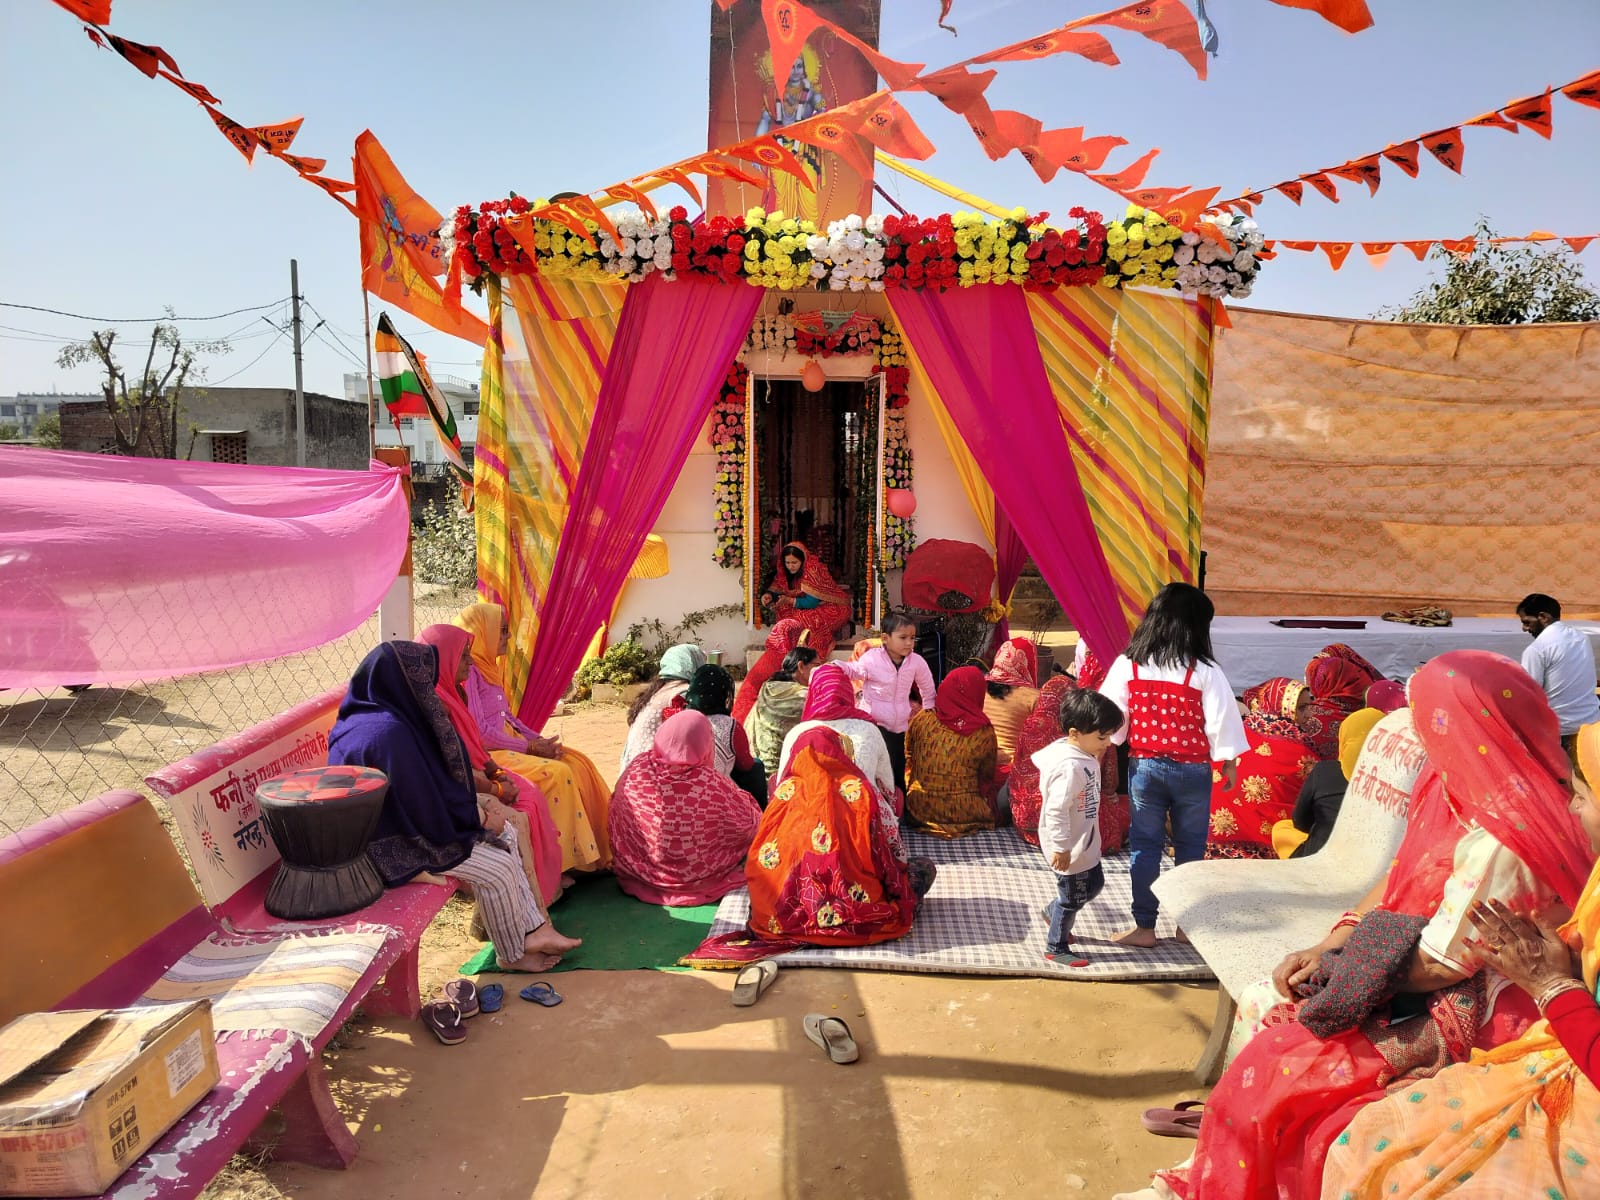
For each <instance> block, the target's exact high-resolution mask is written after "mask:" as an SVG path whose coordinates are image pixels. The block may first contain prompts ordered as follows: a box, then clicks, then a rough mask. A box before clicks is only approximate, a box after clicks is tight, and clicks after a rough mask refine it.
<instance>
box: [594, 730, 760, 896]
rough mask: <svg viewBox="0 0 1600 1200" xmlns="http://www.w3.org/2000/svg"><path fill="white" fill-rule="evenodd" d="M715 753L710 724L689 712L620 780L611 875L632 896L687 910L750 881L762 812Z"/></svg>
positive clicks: (613, 815) (614, 796) (613, 804)
mask: <svg viewBox="0 0 1600 1200" xmlns="http://www.w3.org/2000/svg"><path fill="white" fill-rule="evenodd" d="M715 750H716V741H715V738H714V736H713V734H712V730H711V722H710V721H709V720H708V719H707V718H706V716H705V715H704V714H703V713H700V712H696V711H695V710H693V709H688V710H685V711H683V712H680V713H677V714H675V715H673V716H670V717H668V718H667V719H666V720H665V721H663V722H662V723H661V728H659V729H658V730H656V736H655V742H654V744H653V745H652V746H651V748H650V749H649V750H647V751H646V752H645V753H643V754H641V755H639V756H638V757H636V758H635V759H634V760H633V761H632V762H630V763H629V764H628V767H627V769H626V770H625V771H623V772H622V777H621V778H620V779H618V780H617V786H616V789H615V790H614V791H613V793H612V798H611V853H612V856H613V857H612V870H614V871H615V872H616V873H617V883H618V884H619V885H620V886H621V888H622V890H623V891H625V892H627V893H628V895H630V896H633V897H635V898H637V899H639V900H643V901H644V902H645V903H647V904H666V905H672V906H674V907H688V906H692V905H696V904H712V903H714V902H716V901H718V900H720V899H722V897H723V896H725V895H727V894H728V893H729V892H731V891H733V889H734V888H736V887H739V886H740V885H741V884H743V883H744V859H745V855H746V854H747V853H749V850H750V842H751V840H752V839H753V838H754V837H755V835H756V829H757V828H758V827H759V826H760V824H761V809H760V808H759V807H757V805H756V802H755V801H754V800H752V799H751V798H750V796H749V794H748V793H746V792H745V791H744V790H743V789H741V788H739V787H738V786H736V785H735V784H734V783H733V782H732V781H731V780H730V779H728V777H727V776H725V775H723V774H722V773H721V772H720V771H718V770H717V768H716V764H715Z"/></svg>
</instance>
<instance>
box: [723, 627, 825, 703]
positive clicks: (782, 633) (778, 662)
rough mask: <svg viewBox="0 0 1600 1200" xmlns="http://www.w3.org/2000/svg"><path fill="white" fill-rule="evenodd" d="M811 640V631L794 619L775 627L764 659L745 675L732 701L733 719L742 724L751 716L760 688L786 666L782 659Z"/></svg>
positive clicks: (759, 660) (768, 641) (763, 652)
mask: <svg viewBox="0 0 1600 1200" xmlns="http://www.w3.org/2000/svg"><path fill="white" fill-rule="evenodd" d="M810 637H811V631H810V630H809V629H807V628H806V627H805V626H804V625H802V624H800V622H799V621H796V620H794V619H793V618H785V619H784V620H782V621H779V622H778V623H777V624H776V625H774V626H773V627H772V632H771V633H769V634H767V645H766V649H764V650H762V652H761V657H760V658H758V659H756V663H755V666H753V667H751V668H750V670H749V671H748V672H746V673H745V677H744V682H743V683H741V684H740V685H739V693H738V695H736V696H735V697H734V698H733V719H734V720H735V721H737V722H738V723H739V724H740V725H743V724H744V722H745V718H746V717H748V716H749V715H750V710H751V709H753V708H754V707H755V706H756V699H757V697H759V696H760V695H761V685H762V684H764V683H766V682H767V680H769V679H771V678H772V675H773V672H775V671H776V670H777V669H778V668H779V667H781V666H783V659H784V656H785V655H786V654H788V653H789V651H791V650H793V649H794V648H795V647H796V646H804V645H805V644H806V642H807V641H808V640H809V639H810Z"/></svg>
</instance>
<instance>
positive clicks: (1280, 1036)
mask: <svg viewBox="0 0 1600 1200" xmlns="http://www.w3.org/2000/svg"><path fill="white" fill-rule="evenodd" d="M1410 695H1411V708H1412V711H1413V713H1414V715H1415V721H1416V731H1417V736H1418V738H1419V739H1420V740H1421V742H1422V745H1423V748H1424V749H1425V750H1426V751H1427V754H1428V765H1427V767H1426V768H1424V770H1423V773H1422V775H1421V777H1420V778H1419V779H1418V780H1417V786H1416V789H1415V792H1414V794H1413V798H1412V803H1411V811H1410V816H1409V819H1408V822H1407V829H1406V834H1405V838H1404V840H1403V841H1402V842H1401V844H1400V850H1399V853H1398V854H1397V855H1396V857H1395V862H1394V866H1393V867H1391V868H1390V871H1389V876H1388V879H1387V880H1386V881H1385V882H1384V883H1382V884H1380V885H1379V886H1378V887H1377V888H1374V889H1373V892H1372V893H1371V894H1369V895H1368V896H1367V897H1366V898H1365V899H1364V900H1363V901H1362V902H1361V903H1360V904H1358V905H1357V910H1358V911H1356V912H1352V913H1349V914H1346V916H1345V917H1344V918H1342V919H1341V920H1340V922H1339V925H1338V926H1336V927H1335V929H1334V931H1333V932H1332V933H1330V934H1329V936H1328V937H1327V938H1326V939H1324V941H1323V942H1322V943H1321V944H1320V945H1318V946H1314V947H1311V948H1309V949H1307V950H1302V951H1296V952H1295V953H1294V954H1291V955H1290V956H1289V957H1288V958H1287V959H1285V960H1284V962H1283V963H1282V964H1281V965H1280V966H1279V968H1278V972H1277V973H1276V975H1275V976H1274V979H1275V980H1276V981H1278V982H1279V986H1280V988H1283V987H1287V988H1289V989H1291V990H1292V989H1296V988H1299V987H1300V986H1301V985H1302V984H1303V983H1304V982H1305V981H1306V980H1308V979H1309V978H1310V977H1311V975H1312V973H1313V971H1314V970H1315V969H1316V968H1317V966H1318V963H1319V959H1320V956H1321V954H1322V953H1323V952H1325V951H1328V950H1332V949H1337V948H1340V947H1343V946H1344V945H1345V943H1346V942H1347V941H1348V940H1349V939H1350V937H1351V934H1352V931H1353V929H1354V928H1355V926H1356V925H1357V924H1358V923H1361V924H1365V922H1363V920H1362V918H1363V917H1364V916H1366V914H1367V913H1368V912H1370V911H1371V910H1375V909H1381V910H1384V912H1385V913H1388V914H1410V915H1413V916H1418V917H1423V918H1427V924H1426V926H1425V927H1424V928H1423V929H1422V932H1421V936H1420V940H1419V941H1418V942H1417V943H1416V945H1415V947H1414V948H1413V949H1412V950H1410V952H1409V956H1408V957H1407V959H1406V961H1405V962H1404V964H1403V965H1402V966H1401V967H1400V968H1399V970H1400V972H1401V974H1400V977H1399V992H1400V993H1401V994H1400V995H1399V996H1397V997H1396V1000H1395V1001H1394V1002H1393V1005H1392V1006H1389V1005H1380V1006H1379V1007H1378V1008H1377V1009H1375V1010H1374V1011H1373V1012H1372V1014H1371V1015H1369V1016H1368V1017H1367V1018H1365V1019H1364V1020H1362V1021H1361V1023H1360V1024H1359V1025H1357V1026H1356V1027H1354V1028H1349V1029H1346V1030H1345V1031H1344V1032H1341V1033H1332V1034H1330V1035H1329V1036H1327V1037H1325V1038H1324V1037H1318V1036H1317V1035H1316V1034H1314V1033H1312V1032H1311V1031H1310V1030H1309V1029H1308V1028H1306V1027H1305V1026H1304V1025H1303V1024H1301V1023H1300V1021H1299V1019H1298V1017H1297V1015H1296V1014H1297V1006H1294V1005H1289V1004H1286V1005H1283V1006H1280V1008H1278V1009H1275V1010H1273V1012H1272V1013H1271V1014H1269V1015H1268V1018H1267V1020H1266V1024H1265V1028H1263V1029H1262V1030H1261V1032H1259V1033H1258V1034H1257V1035H1256V1036H1255V1037H1254V1038H1252V1039H1251V1040H1250V1042H1249V1043H1248V1044H1247V1045H1246V1046H1245V1048H1244V1050H1243V1051H1241V1052H1240V1054H1239V1056H1238V1057H1237V1058H1236V1059H1234V1061H1233V1063H1232V1064H1231V1065H1230V1066H1229V1067H1228V1069H1227V1071H1226V1072H1225V1073H1224V1074H1223V1077H1222V1079H1221V1081H1220V1082H1219V1083H1218V1084H1217V1086H1216V1088H1215V1089H1214V1090H1213V1091H1212V1093H1211V1096H1210V1098H1209V1099H1208V1100H1207V1102H1206V1106H1205V1113H1204V1116H1203V1117H1202V1119H1201V1122H1200V1136H1199V1141H1198V1142H1197V1143H1196V1146H1195V1154H1194V1158H1193V1159H1192V1161H1191V1162H1190V1163H1189V1164H1187V1165H1186V1166H1184V1167H1180V1168H1177V1169H1175V1170H1173V1171H1167V1172H1163V1173H1162V1174H1161V1176H1160V1177H1159V1179H1160V1181H1161V1182H1162V1183H1163V1184H1165V1186H1166V1187H1167V1188H1168V1189H1170V1190H1171V1192H1173V1193H1174V1194H1176V1195H1177V1196H1179V1197H1181V1198H1182V1200H1305V1198H1310V1197H1316V1196H1317V1195H1318V1194H1319V1192H1320V1189H1321V1185H1322V1165H1323V1162H1324V1160H1325V1159H1326V1157H1327V1153H1328V1149H1329V1147H1330V1146H1331V1145H1332V1143H1333V1140H1334V1139H1335V1138H1336V1137H1338V1136H1339V1134H1340V1132H1341V1131H1342V1130H1344V1128H1345V1127H1346V1126H1347V1125H1349V1124H1350V1121H1351V1119H1352V1118H1353V1117H1354V1116H1355V1114H1356V1112H1357V1111H1359V1110H1360V1109H1361V1108H1362V1107H1363V1106H1364V1105H1366V1104H1369V1103H1371V1102H1372V1101H1374V1100H1377V1099H1379V1098H1381V1097H1382V1096H1383V1095H1384V1093H1385V1091H1386V1090H1388V1089H1390V1088H1392V1087H1395V1086H1397V1085H1400V1086H1403V1084H1404V1082H1405V1081H1407V1080H1411V1079H1422V1078H1429V1077H1431V1076H1433V1075H1434V1074H1436V1073H1437V1072H1438V1071H1439V1070H1441V1069H1442V1068H1443V1067H1444V1066H1446V1065H1448V1064H1449V1063H1452V1062H1461V1061H1464V1060H1465V1059H1466V1058H1467V1056H1468V1055H1469V1054H1470V1053H1471V1052H1472V1050H1473V1049H1474V1047H1476V1048H1478V1049H1488V1048H1491V1047H1494V1046H1497V1045H1500V1044H1501V1043H1503V1042H1506V1041H1509V1040H1511V1039H1513V1038H1516V1037H1518V1036H1520V1035H1521V1034H1522V1032H1523V1031H1525V1030H1526V1029H1527V1027H1528V1025H1529V1024H1531V1022H1532V1021H1533V1020H1534V1019H1535V1018H1536V1017H1537V1015H1538V1013H1537V1010H1536V1009H1535V1007H1534V1005H1533V1002H1532V1000H1531V999H1530V998H1529V997H1528V995H1527V993H1525V992H1524V991H1522V989H1521V988H1519V987H1516V986H1515V985H1513V984H1511V983H1510V981H1508V980H1505V979H1503V978H1501V977H1499V976H1495V975H1493V974H1492V973H1490V974H1488V975H1487V977H1485V976H1484V975H1483V974H1481V973H1480V972H1481V968H1482V960H1481V958H1480V957H1479V954H1478V952H1477V951H1476V950H1475V949H1474V943H1475V941H1476V939H1477V937H1478V933H1477V930H1476V929H1475V928H1474V927H1473V926H1472V924H1471V923H1470V921H1469V920H1468V913H1469V912H1470V911H1471V910H1472V909H1473V907H1474V905H1476V904H1479V903H1483V902H1486V901H1489V900H1497V901H1499V902H1500V903H1502V904H1505V905H1506V906H1508V907H1510V908H1512V909H1514V910H1516V911H1519V912H1528V911H1549V910H1550V909H1552V908H1553V907H1556V906H1558V905H1560V906H1565V907H1566V908H1567V909H1569V910H1570V909H1571V907H1572V906H1573V905H1575V904H1576V903H1577V901H1578V897H1579V895H1580V893H1581V892H1582V890H1583V886H1584V880H1585V878H1586V876H1587V875H1588V872H1589V868H1590V860H1591V859H1592V857H1593V855H1592V854H1591V853H1590V852H1589V851H1588V850H1587V848H1586V847H1587V844H1588V839H1587V838H1586V837H1585V836H1584V834H1583V830H1582V827H1581V824H1580V823H1579V820H1578V818H1577V816H1576V815H1575V814H1573V813H1572V812H1571V810H1570V808H1569V803H1570V800H1571V797H1572V789H1571V784H1570V779H1571V774H1572V766H1571V763H1570V762H1569V761H1568V760H1567V757H1566V755H1565V753H1564V752H1563V751H1562V748H1561V736H1560V727H1559V725H1558V723H1557V721H1556V717H1555V714H1554V713H1553V712H1552V711H1551V710H1550V705H1549V703H1548V702H1547V701H1546V700H1545V699H1544V693H1543V692H1542V691H1541V690H1540V688H1539V685H1538V684H1536V683H1534V681H1533V680H1532V679H1531V678H1529V676H1528V674H1527V673H1526V672H1525V671H1523V670H1522V668H1521V667H1519V666H1518V665H1517V664H1516V663H1514V662H1512V661H1511V660H1510V659H1507V658H1503V657H1501V656H1500V655H1498V654H1490V653H1488V652H1486V651H1482V650H1458V651H1453V652H1451V653H1449V654H1443V655H1440V656H1439V657H1438V658H1436V659H1434V660H1433V661H1432V662H1430V663H1429V664H1428V665H1427V666H1425V667H1423V668H1422V670H1421V671H1419V672H1418V673H1417V674H1416V676H1415V677H1413V679H1412V681H1411V689H1410ZM1378 919H1379V920H1383V919H1384V918H1383V917H1382V916H1381V914H1380V917H1379V918H1378ZM1407 1013H1412V1014H1416V1015H1413V1016H1411V1017H1410V1019H1409V1020H1404V1021H1402V1020H1401V1018H1402V1015H1403V1014H1407ZM1391 1017H1393V1019H1394V1023H1393V1025H1390V1024H1389V1021H1390V1018H1391ZM1158 1194H1159V1193H1158Z"/></svg>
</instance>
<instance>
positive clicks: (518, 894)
mask: <svg viewBox="0 0 1600 1200" xmlns="http://www.w3.org/2000/svg"><path fill="white" fill-rule="evenodd" d="M515 837H516V833H515V832H514V831H513V830H512V829H511V827H510V826H507V827H506V829H505V831H504V833H502V834H501V835H500V836H499V837H497V838H494V839H493V840H492V841H487V842H479V843H478V844H477V845H475V846H473V847H472V853H471V854H469V855H467V858H466V861H465V862H462V863H459V864H458V865H456V866H454V867H451V868H450V870H449V872H447V873H448V874H450V875H453V876H455V877H456V878H457V879H464V880H466V881H467V882H468V883H470V884H471V885H472V894H473V895H474V896H475V897H476V898H477V902H478V916H479V918H480V919H481V920H482V921H483V926H484V928H485V929H487V930H488V931H489V940H490V941H491V942H493V943H494V957H495V961H496V962H497V963H499V965H500V966H502V967H509V966H510V965H511V964H512V963H514V962H516V961H517V960H518V959H520V958H522V957H523V956H524V955H525V954H526V953H527V950H526V949H525V948H524V945H523V939H525V938H526V937H527V936H528V935H529V934H530V933H532V932H533V931H534V930H535V929H538V928H539V926H541V925H543V924H544V917H543V916H541V915H540V913H539V904H538V901H536V900H535V899H534V897H533V891H532V889H531V888H530V887H529V886H528V875H527V872H525V871H524V870H523V869H522V860H521V858H520V857H519V856H518V853H517V848H516V842H515V841H514V840H513V839H515Z"/></svg>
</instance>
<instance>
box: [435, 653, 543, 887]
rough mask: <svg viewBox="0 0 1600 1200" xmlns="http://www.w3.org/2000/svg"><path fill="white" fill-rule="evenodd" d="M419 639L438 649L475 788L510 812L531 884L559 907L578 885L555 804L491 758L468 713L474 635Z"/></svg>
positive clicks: (441, 688) (447, 700) (441, 686)
mask: <svg viewBox="0 0 1600 1200" xmlns="http://www.w3.org/2000/svg"><path fill="white" fill-rule="evenodd" d="M417 641H418V642H419V643H420V644H422V645H424V646H432V647H433V649H434V652H435V655H436V657H437V658H438V661H439V679H438V682H437V683H436V684H435V685H434V691H435V692H436V693H437V694H438V697H439V703H440V704H442V705H443V706H444V710H445V713H446V715H448V716H449V718H450V724H451V725H452V726H453V727H454V728H455V731H456V735H457V736H458V737H460V739H461V744H462V745H463V746H464V747H466V751H467V765H468V766H469V767H471V768H472V778H473V785H474V786H475V787H476V788H477V789H478V794H479V795H480V796H493V797H494V798H495V799H497V800H499V801H500V802H501V803H503V804H504V805H505V806H506V807H507V808H508V809H509V810H510V811H509V812H508V813H507V818H506V819H507V821H508V822H509V823H510V825H511V827H512V829H513V830H514V831H515V833H516V835H517V841H518V846H519V852H520V853H521V855H522V858H523V860H524V862H525V863H526V864H527V865H528V867H529V875H528V883H529V886H530V887H532V888H533V892H534V894H535V895H536V896H538V897H539V898H540V899H541V900H543V902H544V903H545V904H546V905H550V904H553V903H555V901H556V900H557V899H558V898H559V897H560V896H561V893H562V890H563V889H564V888H565V887H566V886H567V885H568V884H570V883H571V882H572V881H571V880H570V879H567V878H565V877H564V876H563V875H562V873H561V840H560V837H559V835H558V834H557V831H556V827H555V822H554V821H552V820H551V817H550V806H549V805H548V804H547V803H546V801H545V797H544V793H543V792H542V791H540V789H539V787H538V785H537V784H535V783H533V782H532V781H530V780H528V779H526V778H523V777H521V776H518V775H516V774H513V773H511V772H509V771H507V770H505V769H504V768H503V767H502V766H501V765H500V764H499V763H497V762H495V761H494V760H493V759H492V758H491V757H490V756H489V751H488V750H487V749H485V747H484V744H483V740H482V739H481V738H480V737H479V735H478V727H477V723H476V722H475V721H474V720H473V718H472V714H471V713H470V712H468V711H467V705H466V697H465V695H464V694H463V693H462V686H463V683H464V681H465V680H466V677H467V671H468V669H469V668H470V667H471V665H472V656H471V653H470V649H469V648H470V646H471V644H472V635H471V634H470V633H468V632H466V630H464V629H458V628H456V627H455V626H454V625H429V626H427V627H426V628H424V629H423V631H422V632H421V633H420V634H418V635H417Z"/></svg>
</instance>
